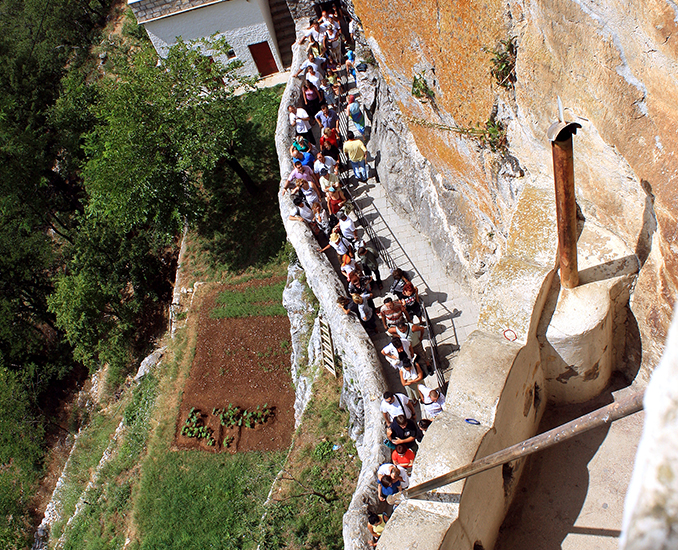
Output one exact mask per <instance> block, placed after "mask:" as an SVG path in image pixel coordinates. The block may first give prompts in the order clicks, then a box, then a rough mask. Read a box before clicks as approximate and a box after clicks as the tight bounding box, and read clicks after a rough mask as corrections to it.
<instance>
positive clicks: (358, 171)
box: [309, 126, 367, 182]
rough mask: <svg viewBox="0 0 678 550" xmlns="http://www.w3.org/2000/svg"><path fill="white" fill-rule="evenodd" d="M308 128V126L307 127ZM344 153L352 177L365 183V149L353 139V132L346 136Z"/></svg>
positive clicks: (356, 139) (360, 142)
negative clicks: (351, 171) (351, 170)
mask: <svg viewBox="0 0 678 550" xmlns="http://www.w3.org/2000/svg"><path fill="white" fill-rule="evenodd" d="M309 128H310V126H309ZM344 153H346V155H347V156H348V162H349V163H350V165H351V168H352V169H353V175H354V176H355V177H356V179H357V180H358V181H362V182H366V181H367V167H366V164H365V159H366V158H367V149H366V148H365V145H364V144H363V142H362V141H360V140H359V139H358V138H356V137H355V134H354V133H353V132H348V133H347V134H346V141H345V142H344Z"/></svg>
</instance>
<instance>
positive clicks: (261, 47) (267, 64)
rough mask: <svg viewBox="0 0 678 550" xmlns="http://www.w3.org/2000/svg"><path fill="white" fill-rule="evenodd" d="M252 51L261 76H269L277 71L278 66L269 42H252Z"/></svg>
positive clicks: (250, 46)
mask: <svg viewBox="0 0 678 550" xmlns="http://www.w3.org/2000/svg"><path fill="white" fill-rule="evenodd" d="M248 48H249V49H250V53H251V54H252V57H253V58H254V62H255V63H256V64H257V69H258V70H259V74H260V75H261V76H268V75H269V74H273V73H277V72H278V66H277V65H276V64H275V59H273V54H272V53H271V48H270V46H269V45H268V42H259V43H258V44H250V45H249V46H248Z"/></svg>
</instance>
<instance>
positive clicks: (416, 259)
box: [314, 78, 478, 391]
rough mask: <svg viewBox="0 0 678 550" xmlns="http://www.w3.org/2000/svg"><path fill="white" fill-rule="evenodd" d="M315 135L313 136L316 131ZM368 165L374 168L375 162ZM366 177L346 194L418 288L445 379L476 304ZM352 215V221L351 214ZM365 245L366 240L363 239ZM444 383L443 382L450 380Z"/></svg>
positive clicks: (345, 123) (380, 341)
mask: <svg viewBox="0 0 678 550" xmlns="http://www.w3.org/2000/svg"><path fill="white" fill-rule="evenodd" d="M353 85H354V83H353V79H352V78H351V79H350V81H349V84H348V86H347V87H348V88H349V89H350V88H353ZM349 93H355V89H350V90H349ZM358 99H359V96H358ZM344 106H345V102H344ZM339 114H340V124H339V127H340V130H341V133H342V134H343V136H344V137H345V136H346V132H347V131H348V130H351V131H353V132H354V133H355V134H356V135H359V133H358V132H357V131H356V129H355V125H354V124H353V122H352V121H351V120H349V119H348V117H346V115H345V114H343V113H342V112H341V110H339ZM370 130H371V128H370V127H369V122H368V128H367V130H366V138H367V139H369V133H370ZM314 133H317V130H315V132H314ZM346 164H347V163H346ZM370 164H371V165H372V166H373V163H370ZM347 175H348V174H347ZM370 175H371V176H372V177H370V179H369V181H368V182H367V183H366V184H359V185H358V186H356V182H355V179H354V178H353V177H352V176H351V178H350V181H351V182H352V186H351V187H350V192H351V194H352V195H353V197H354V199H355V200H356V203H357V205H358V206H359V207H360V209H361V210H362V212H363V215H364V217H365V219H366V220H367V222H368V223H369V224H370V225H371V226H372V228H373V229H374V231H375V232H376V233H377V235H378V236H379V239H380V241H381V243H382V245H383V247H384V248H385V249H386V251H387V253H388V255H389V256H390V257H391V258H392V259H393V261H394V262H395V264H396V265H397V266H398V267H399V268H400V269H402V270H404V271H405V272H407V274H408V278H410V280H411V281H412V283H413V284H414V285H415V286H416V287H417V288H418V289H419V294H420V296H421V297H422V298H423V300H424V304H425V305H426V307H427V311H428V314H429V318H430V320H431V324H432V326H433V330H434V332H435V336H436V340H437V343H438V358H439V361H440V367H441V368H442V369H443V372H444V373H447V374H448V375H449V372H450V370H451V369H452V368H453V363H454V357H455V356H456V355H457V354H458V351H459V347H460V346H461V344H462V343H463V342H464V341H465V340H466V338H467V336H468V335H469V334H470V333H471V332H472V331H473V330H475V328H476V325H477V321H478V305H477V304H476V303H475V302H474V300H473V298H472V297H471V296H470V295H469V294H468V293H467V292H466V291H465V290H464V289H463V287H462V286H461V285H460V284H459V282H458V281H456V280H455V279H453V278H451V277H449V276H448V275H447V274H446V273H445V269H444V267H443V264H442V263H441V262H440V260H439V259H438V258H437V256H436V255H435V253H434V252H433V249H432V247H431V244H430V242H429V240H428V238H427V237H426V236H425V235H423V234H422V233H420V232H419V231H417V230H416V229H415V228H414V227H413V226H412V225H411V224H410V223H409V222H408V221H407V219H406V218H405V215H404V213H401V212H399V211H398V209H397V208H396V207H394V206H393V205H392V204H391V203H390V201H389V199H388V197H387V196H386V193H385V191H384V188H383V187H382V186H381V184H379V183H378V182H377V180H378V178H375V177H374V175H375V174H374V169H371V170H370ZM351 216H352V217H353V218H354V219H355V218H356V216H355V214H352V215H351ZM363 234H364V233H363ZM365 240H367V238H366V236H365ZM380 271H381V274H382V278H383V279H384V291H383V292H381V293H379V292H378V291H377V292H375V303H376V305H377V306H380V305H381V304H382V301H383V297H384V295H385V293H386V292H387V291H388V288H389V287H390V285H391V282H392V278H391V277H390V273H389V268H388V266H386V265H384V264H382V265H381V266H380ZM375 290H376V286H375ZM381 330H382V332H379V333H378V334H377V335H376V336H374V337H373V338H372V340H373V341H374V344H375V347H376V348H377V350H378V351H379V350H381V349H382V348H383V347H384V346H385V345H386V344H388V341H389V336H388V335H387V334H386V333H384V332H383V328H382V329H381ZM424 347H425V348H426V350H427V352H428V354H429V356H430V353H431V351H430V346H429V345H428V342H427V341H425V342H424ZM382 363H383V366H384V374H385V375H386V380H387V382H388V384H389V387H390V389H392V390H397V391H403V390H402V385H401V384H400V380H399V377H398V373H397V372H396V371H395V370H394V369H393V368H392V367H391V366H390V365H389V364H388V363H387V362H386V361H385V360H383V361H382ZM445 378H446V379H447V378H448V376H445ZM425 382H426V384H427V385H428V386H429V387H437V386H438V381H437V379H436V378H435V377H428V378H427V379H426V380H425Z"/></svg>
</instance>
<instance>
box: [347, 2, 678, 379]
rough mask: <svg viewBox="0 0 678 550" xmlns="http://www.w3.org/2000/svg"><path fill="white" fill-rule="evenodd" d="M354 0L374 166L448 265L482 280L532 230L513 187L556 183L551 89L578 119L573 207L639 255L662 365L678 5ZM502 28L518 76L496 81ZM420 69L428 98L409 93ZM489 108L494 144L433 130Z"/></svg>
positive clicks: (653, 355) (672, 199) (646, 312)
mask: <svg viewBox="0 0 678 550" xmlns="http://www.w3.org/2000/svg"><path fill="white" fill-rule="evenodd" d="M354 7H355V11H356V13H357V15H358V16H359V17H360V19H361V21H362V23H363V26H364V29H365V35H366V37H367V39H368V42H369V43H370V45H371V46H372V50H373V52H374V55H375V57H376V60H377V62H378V63H379V69H380V73H381V75H382V77H383V81H382V82H381V83H380V85H379V86H377V92H376V94H375V97H374V98H366V99H367V101H363V104H364V105H366V106H367V107H372V108H373V110H374V114H373V117H374V121H373V122H374V138H373V141H372V143H371V146H372V150H373V153H375V154H376V153H377V151H378V150H381V155H379V156H378V157H377V158H378V159H379V162H380V165H379V170H380V173H382V172H383V173H387V174H388V173H392V174H393V175H397V176H398V177H397V182H398V183H395V180H396V178H391V179H390V180H389V181H385V179H384V178H383V176H382V181H384V184H385V185H387V187H388V190H389V193H390V194H391V197H392V199H393V200H394V201H395V202H397V203H398V204H400V206H401V207H402V208H403V210H404V211H405V212H406V213H407V214H408V215H409V216H410V218H411V220H412V221H413V223H414V224H415V225H417V226H418V227H420V228H422V230H423V231H424V232H425V233H427V234H429V235H430V237H431V241H432V243H433V245H434V247H435V249H436V251H437V252H438V254H439V255H440V257H441V258H442V259H443V260H444V261H445V262H446V264H447V266H448V268H449V270H450V271H452V272H456V273H458V274H459V275H460V276H461V277H462V278H464V279H465V280H466V281H467V282H468V283H469V284H470V285H471V287H472V288H474V289H475V290H476V291H477V292H478V293H482V292H483V290H484V287H485V284H484V283H486V282H487V281H488V279H489V274H490V271H491V269H492V267H493V266H494V265H496V264H498V263H499V260H500V259H501V258H502V255H503V254H504V253H505V251H506V248H507V243H508V242H509V241H515V239H517V238H525V239H526V242H529V240H530V237H531V235H529V234H523V235H520V236H516V235H513V236H511V235H509V230H510V227H511V226H512V218H513V216H514V215H515V214H516V209H517V207H518V203H519V200H520V197H521V194H522V193H523V191H524V190H525V189H526V188H530V189H543V190H544V191H547V190H551V189H552V187H553V183H552V165H551V154H550V150H549V149H550V146H549V143H548V140H547V139H546V129H547V128H548V126H549V125H550V123H551V122H553V121H555V120H556V118H557V107H556V105H557V104H556V98H557V96H560V97H561V99H562V103H563V105H564V108H565V109H564V113H565V118H566V119H567V120H574V121H577V122H579V123H580V124H581V125H582V129H581V130H580V131H579V133H578V135H577V136H576V138H575V179H576V189H577V202H578V205H579V207H580V209H581V213H582V215H583V217H585V218H586V219H587V221H591V222H593V223H595V224H597V225H599V226H601V227H603V228H605V229H606V230H609V231H611V232H612V233H613V234H614V235H615V236H616V237H618V238H619V239H621V240H622V241H623V242H624V243H625V245H626V247H627V248H628V249H629V250H631V251H633V252H634V254H635V255H636V256H637V258H638V261H639V264H640V265H641V270H640V273H639V276H638V280H637V283H636V286H635V291H634V293H633V295H632V299H631V300H632V301H631V309H632V312H633V313H634V315H635V317H636V320H637V323H638V327H639V331H640V335H641V339H642V360H643V366H644V368H645V369H651V368H652V367H653V366H654V365H656V363H657V360H658V357H659V355H660V354H661V349H662V347H663V342H664V340H665V337H666V332H667V328H668V325H669V321H670V316H671V315H670V314H671V309H672V306H673V303H674V301H675V298H676V293H677V289H678V237H677V229H676V227H677V225H676V218H677V217H678V185H677V183H678V157H677V156H676V150H677V149H678V132H677V131H676V129H675V121H676V118H677V117H676V107H675V105H674V103H675V97H676V90H677V89H678V86H677V84H678V32H677V31H678V6H677V5H676V3H675V2H673V1H672V0H665V1H661V0H649V1H643V2H641V1H640V0H631V1H630V2H623V3H622V2H616V1H613V0H600V1H598V2H595V3H593V2H589V1H584V0H510V1H509V2H499V1H498V0H484V1H483V2H480V1H474V0H464V1H460V2H447V3H444V2H439V1H438V0H421V1H420V2H416V3H411V2H409V1H405V0H390V1H389V2H383V3H375V2H368V1H366V0H354ZM511 38H513V39H514V40H515V43H516V46H517V61H516V65H515V75H516V82H515V86H514V87H513V89H508V90H506V89H504V88H502V87H500V86H498V85H497V81H496V79H495V78H493V76H492V75H491V69H492V67H493V64H492V58H493V57H494V56H495V52H496V51H498V45H499V42H500V40H509V39H511ZM415 76H421V77H423V78H424V79H425V81H426V83H427V86H428V87H429V88H430V89H431V90H432V91H433V92H434V94H435V96H434V99H433V100H431V101H427V102H425V103H422V102H421V101H419V100H418V99H417V98H415V97H413V95H412V83H413V79H414V77H415ZM363 78H370V76H369V75H368V76H366V77H363ZM389 104H390V105H391V106H392V108H389V107H388V105H389ZM488 120H491V121H495V122H499V123H501V124H503V125H504V126H505V127H506V128H507V138H508V149H506V150H503V151H501V150H500V151H499V152H496V153H493V152H491V151H490V150H489V148H487V147H484V148H483V147H480V146H479V144H478V142H477V141H476V140H474V139H470V138H469V137H467V136H465V135H463V134H460V133H458V132H455V131H450V130H448V129H443V127H448V128H449V127H456V128H461V129H470V128H471V127H474V126H475V125H477V124H478V123H480V124H481V125H482V126H483V127H484V126H485V123H486V122H487V121H488ZM546 195H550V194H549V193H545V196H546ZM422 199H425V200H423V201H422ZM414 204H417V205H418V208H416V209H415V208H413V207H412V205H414ZM518 215H523V214H521V213H519V214H518ZM520 225H525V224H520ZM527 225H529V224H527ZM513 226H516V224H515V223H514V224H513ZM532 229H534V231H535V232H536V231H538V229H539V228H538V227H534V228H532ZM529 230H530V228H529V227H528V231H529ZM554 260H555V258H554Z"/></svg>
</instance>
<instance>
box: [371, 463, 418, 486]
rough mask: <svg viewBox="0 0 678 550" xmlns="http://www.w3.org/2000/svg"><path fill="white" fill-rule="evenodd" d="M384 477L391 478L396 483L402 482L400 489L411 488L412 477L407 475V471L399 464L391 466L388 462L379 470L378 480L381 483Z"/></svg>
mask: <svg viewBox="0 0 678 550" xmlns="http://www.w3.org/2000/svg"><path fill="white" fill-rule="evenodd" d="M384 476H391V479H393V480H394V481H396V480H400V488H401V489H407V488H408V487H409V486H410V476H408V475H407V470H406V469H405V468H403V467H402V466H400V465H399V464H391V463H388V462H386V463H385V464H382V465H381V466H379V468H377V479H378V480H379V481H381V478H382V477H384Z"/></svg>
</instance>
